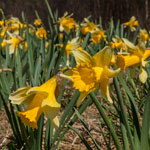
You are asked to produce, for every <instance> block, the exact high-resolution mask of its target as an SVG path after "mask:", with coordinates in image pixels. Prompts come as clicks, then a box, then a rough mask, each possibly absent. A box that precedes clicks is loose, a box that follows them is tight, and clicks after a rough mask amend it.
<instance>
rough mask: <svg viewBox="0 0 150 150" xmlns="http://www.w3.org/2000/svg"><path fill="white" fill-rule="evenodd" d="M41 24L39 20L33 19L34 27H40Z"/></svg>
mask: <svg viewBox="0 0 150 150" xmlns="http://www.w3.org/2000/svg"><path fill="white" fill-rule="evenodd" d="M41 24H42V22H41V20H40V19H35V20H34V25H35V26H40V25H41Z"/></svg>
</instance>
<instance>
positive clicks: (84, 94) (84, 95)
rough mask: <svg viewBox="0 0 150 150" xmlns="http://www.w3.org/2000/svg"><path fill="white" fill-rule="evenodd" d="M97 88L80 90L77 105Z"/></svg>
mask: <svg viewBox="0 0 150 150" xmlns="http://www.w3.org/2000/svg"><path fill="white" fill-rule="evenodd" d="M95 89H96V88H93V89H91V90H90V91H88V92H80V96H79V98H78V100H77V107H79V106H80V105H81V103H82V102H83V101H84V99H85V98H86V97H87V96H88V95H89V93H91V92H92V91H94V90H95Z"/></svg>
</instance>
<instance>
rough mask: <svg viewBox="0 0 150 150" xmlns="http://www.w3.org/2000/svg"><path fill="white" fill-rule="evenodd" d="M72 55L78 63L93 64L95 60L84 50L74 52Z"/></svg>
mask: <svg viewBox="0 0 150 150" xmlns="http://www.w3.org/2000/svg"><path fill="white" fill-rule="evenodd" d="M72 54H73V56H74V57H75V60H76V63H77V64H81V63H88V64H93V63H94V62H93V58H92V56H90V55H89V54H88V53H87V52H86V51H84V50H82V51H81V50H72Z"/></svg>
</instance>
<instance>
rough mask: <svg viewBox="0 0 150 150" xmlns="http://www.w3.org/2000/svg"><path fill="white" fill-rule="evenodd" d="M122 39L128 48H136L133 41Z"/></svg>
mask: <svg viewBox="0 0 150 150" xmlns="http://www.w3.org/2000/svg"><path fill="white" fill-rule="evenodd" d="M122 40H123V41H124V43H125V44H126V45H127V46H128V47H129V48H130V49H133V50H135V49H137V47H136V46H135V45H134V44H133V43H131V42H130V41H129V40H128V39H126V38H122Z"/></svg>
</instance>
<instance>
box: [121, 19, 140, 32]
mask: <svg viewBox="0 0 150 150" xmlns="http://www.w3.org/2000/svg"><path fill="white" fill-rule="evenodd" d="M123 25H124V27H127V26H129V27H130V30H131V31H135V30H136V28H135V27H137V26H139V22H138V20H136V18H135V17H134V16H132V17H131V18H130V20H129V21H128V22H125V23H124V24H123Z"/></svg>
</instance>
